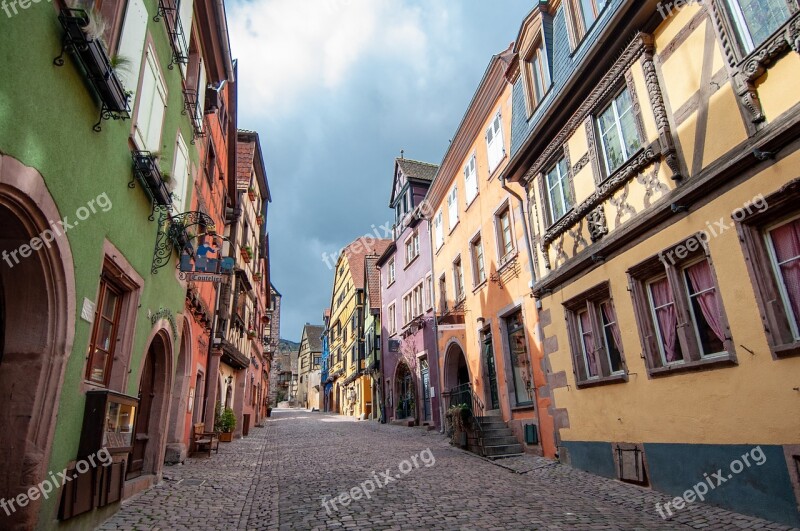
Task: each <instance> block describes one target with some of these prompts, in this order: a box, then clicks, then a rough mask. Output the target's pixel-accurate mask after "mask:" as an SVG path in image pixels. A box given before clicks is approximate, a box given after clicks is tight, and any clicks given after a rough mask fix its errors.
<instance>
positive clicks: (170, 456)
mask: <svg viewBox="0 0 800 531" xmlns="http://www.w3.org/2000/svg"><path fill="white" fill-rule="evenodd" d="M191 344H192V341H191V331H190V327H189V324H188V322H187V321H184V325H183V334H182V336H181V347H180V350H179V352H178V367H177V369H176V370H175V379H174V381H173V384H172V392H171V393H170V396H171V400H170V409H169V411H170V413H169V419H170V420H169V423H170V425H169V438H168V439H167V453H166V461H167V462H168V463H177V462H182V461H183V458H184V457H186V448H187V444H188V442H189V434H188V433H187V432H186V417H187V415H188V405H189V404H188V399H189V396H188V395H189V386H190V382H191V374H189V370H190V365H191V358H192V350H191ZM195 392H196V390H195ZM192 407H194V404H192Z"/></svg>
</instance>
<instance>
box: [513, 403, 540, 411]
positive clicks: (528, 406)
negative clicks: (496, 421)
mask: <svg viewBox="0 0 800 531" xmlns="http://www.w3.org/2000/svg"><path fill="white" fill-rule="evenodd" d="M534 409H536V406H534V405H533V402H528V403H527V404H517V405H516V406H513V407H512V408H511V411H533V410H534Z"/></svg>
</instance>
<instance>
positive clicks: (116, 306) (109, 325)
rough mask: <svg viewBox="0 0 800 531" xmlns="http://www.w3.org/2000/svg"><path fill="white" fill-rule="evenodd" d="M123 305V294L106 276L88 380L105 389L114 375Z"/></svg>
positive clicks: (90, 343) (101, 282)
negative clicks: (112, 373)
mask: <svg viewBox="0 0 800 531" xmlns="http://www.w3.org/2000/svg"><path fill="white" fill-rule="evenodd" d="M121 302H122V291H121V290H120V289H119V288H117V287H116V286H114V285H113V284H111V283H110V282H109V280H108V279H107V278H106V277H105V276H103V277H102V278H101V279H100V292H99V294H98V296H97V304H96V307H95V313H94V323H93V325H92V335H91V340H90V342H89V363H88V364H87V365H86V379H87V380H88V381H90V382H93V383H96V384H100V385H103V386H106V385H108V379H109V376H110V375H111V364H112V363H113V360H114V351H115V347H116V345H117V336H118V335H119V325H120V308H121V306H122V304H121Z"/></svg>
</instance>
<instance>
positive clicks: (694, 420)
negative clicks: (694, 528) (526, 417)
mask: <svg viewBox="0 0 800 531" xmlns="http://www.w3.org/2000/svg"><path fill="white" fill-rule="evenodd" d="M798 11H799V9H798V4H797V2H796V0H770V1H759V2H753V1H748V0H725V1H720V0H711V1H704V2H662V3H660V4H659V3H657V2H654V1H644V2H642V1H635V2H634V1H627V0H609V1H605V2H604V1H602V0H588V1H585V2H571V1H569V2H568V1H562V2H560V1H550V2H541V3H539V5H538V6H537V7H536V8H535V9H534V10H533V11H532V13H531V14H530V16H529V17H528V18H527V19H526V20H525V22H524V24H523V26H522V29H521V31H520V35H519V37H518V39H517V44H516V46H515V50H514V51H515V52H516V57H515V63H514V65H513V66H512V68H510V69H509V72H508V77H509V81H511V82H512V83H513V84H514V96H513V119H512V122H513V123H512V132H511V134H512V140H511V160H510V162H509V165H508V167H507V169H506V173H505V178H506V179H508V180H510V181H512V182H517V183H519V184H520V185H522V186H523V187H524V189H525V192H526V194H527V199H528V204H527V207H528V212H527V213H528V216H529V219H530V228H531V235H530V237H531V242H532V247H533V249H534V261H535V269H536V274H535V282H534V295H535V297H536V299H537V301H538V302H537V305H538V307H539V318H540V323H541V326H542V333H543V344H544V353H545V358H546V360H545V363H546V366H547V370H548V373H549V374H548V378H549V384H550V387H551V389H552V390H553V398H554V410H553V414H554V417H555V422H556V433H557V439H558V441H557V443H558V445H559V453H560V458H561V459H562V460H564V461H567V462H569V463H571V464H572V465H574V466H577V467H580V468H584V469H587V470H590V471H592V472H595V473H598V474H602V475H606V476H610V477H616V478H619V479H621V480H624V481H631V482H635V483H639V484H642V485H649V486H651V487H653V488H655V489H659V490H662V491H665V492H668V493H671V494H675V495H682V494H683V493H684V491H686V489H687V488H690V487H691V485H694V484H695V483H697V481H698V480H700V479H702V478H703V477H704V474H706V473H712V472H713V471H716V470H717V469H727V468H728V467H729V465H731V463H733V462H734V461H736V460H737V459H739V458H741V456H742V455H743V454H745V453H747V452H748V451H750V450H752V449H753V448H755V447H758V448H759V451H761V452H763V456H764V460H763V462H761V464H760V465H752V466H749V467H745V468H744V470H741V471H738V472H736V471H735V470H734V472H736V473H737V477H736V479H731V480H730V481H731V482H732V483H731V485H734V483H735V486H730V487H726V488H725V489H722V488H720V489H715V490H711V491H710V492H709V493H708V495H707V497H706V501H707V502H710V503H712V504H718V505H723V506H727V507H730V508H733V509H735V510H738V511H741V512H745V513H750V514H754V515H758V516H764V517H767V518H771V519H773V520H778V521H782V522H786V523H789V524H793V525H797V524H798V523H800V514H798V510H797V506H798V496H799V495H800V491H798V490H797V486H798V477H797V476H798V462H800V446H798V443H800V438H799V437H798V434H800V417H798V416H797V415H796V414H792V413H789V412H790V411H794V410H796V408H797V399H798V391H797V378H796V375H797V374H798V370H800V358H798V357H797V353H798V351H799V350H800V342H799V341H800V334H799V333H798V323H800V313H798V311H800V302H798V301H800V282H799V281H798V277H797V276H796V275H797V273H796V270H797V267H798V266H797V265H796V263H797V262H796V261H797V259H798V257H799V256H800V244H798V241H800V221H798V217H799V216H800V210H798V208H799V207H798V201H797V199H798V198H799V197H800V195H799V194H798V189H800V181H798V180H797V172H796V169H795V168H796V166H797V164H798V162H800V153H798V147H799V146H800V139H799V138H798V132H799V131H800V113H799V112H798V110H800V105H798V101H799V100H798V96H797V91H796V90H794V89H793V88H792V87H793V86H794V84H795V83H796V79H797V72H798V71H800V70H798V67H800V57H799V56H798V50H799V48H800V14H799V13H798ZM676 463H680V464H681V466H676ZM731 469H732V470H733V468H731Z"/></svg>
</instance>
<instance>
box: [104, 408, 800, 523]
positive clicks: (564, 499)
mask: <svg viewBox="0 0 800 531" xmlns="http://www.w3.org/2000/svg"><path fill="white" fill-rule="evenodd" d="M427 449H430V454H429V453H427V452H426V450H427ZM431 454H432V456H433V457H432V458H431V457H430V455H431ZM414 458H416V466H415V465H414ZM433 459H435V463H433V464H432V465H431V463H432V461H433ZM426 464H427V465H431V466H426ZM387 472H388V474H387ZM387 475H388V476H391V477H392V481H390V482H388V483H387V484H386V485H385V486H384V482H386V481H388V479H387V477H386V476H387ZM376 479H377V482H379V484H380V485H381V487H380V488H377V487H376V488H375V492H372V493H370V494H369V498H368V499H367V498H365V497H363V495H362V496H360V498H361V499H359V500H352V501H350V502H348V504H347V506H344V505H342V504H341V503H339V502H336V505H335V507H334V506H333V504H332V503H331V502H328V504H327V509H326V507H325V506H324V505H323V500H328V499H330V498H336V497H338V496H339V495H340V494H342V493H345V492H351V489H353V488H354V487H358V486H359V485H361V484H362V483H363V484H364V488H365V489H367V490H369V489H370V485H369V484H368V483H365V482H367V481H368V480H370V481H371V483H372V485H375V484H376ZM353 494H354V498H355V497H359V496H358V493H355V492H353ZM669 499H670V498H669V497H668V496H666V495H663V494H659V493H657V492H653V491H650V490H647V489H642V488H639V487H635V486H631V485H626V484H623V483H620V482H616V481H611V480H608V479H604V478H600V477H598V476H594V475H591V474H587V473H585V472H582V471H579V470H575V469H572V468H570V467H568V466H564V465H560V464H558V463H555V462H551V461H547V460H544V459H541V458H536V457H528V456H525V457H521V458H511V459H504V460H500V461H497V462H496V463H491V462H489V461H487V460H485V459H482V458H480V457H477V456H474V455H472V454H468V453H466V452H464V451H461V450H458V449H456V448H453V447H451V446H450V445H449V444H448V442H447V440H446V439H445V438H444V437H443V436H442V435H440V434H438V433H436V432H428V431H423V430H422V429H419V428H403V427H399V426H387V425H380V424H376V423H372V422H356V421H353V420H351V419H348V418H345V417H339V416H333V415H326V414H320V413H309V412H306V411H303V410H276V411H273V418H272V419H269V420H268V422H267V424H266V426H265V427H264V428H255V429H254V430H252V431H251V434H250V436H249V437H247V438H246V439H242V440H237V441H234V442H233V443H227V444H226V443H222V444H221V445H220V452H219V454H214V455H213V456H212V458H211V459H207V458H197V459H188V460H187V462H186V463H185V464H184V465H178V466H171V467H165V469H164V481H163V482H162V483H161V484H159V485H157V486H155V487H153V488H152V489H150V490H148V491H146V492H144V493H142V494H140V495H138V496H136V497H134V498H132V499H131V500H128V501H127V502H125V503H124V504H123V505H122V508H121V510H120V511H119V512H118V513H117V514H116V515H115V516H114V517H113V518H112V519H110V520H109V521H107V522H106V523H105V524H104V525H103V526H102V527H101V528H100V529H104V530H111V529H137V530H139V529H142V530H144V529H160V530H164V529H169V530H183V529H193V530H206V529H208V530H222V529H241V530H250V529H270V530H271V529H275V530H289V529H341V530H347V529H385V530H400V529H447V530H450V529H481V530H501V529H537V530H538V529H684V530H685V529H707V530H718V529H725V530H728V529H788V528H786V527H784V526H780V525H778V524H773V523H770V522H766V521H764V520H758V519H755V518H751V517H748V516H743V515H740V514H736V513H732V512H729V511H724V510H722V509H718V508H715V507H711V506H708V505H703V504H699V503H694V504H691V505H690V506H689V507H687V508H686V509H684V510H682V511H680V512H678V513H677V514H676V515H675V516H674V517H673V518H672V519H671V520H663V519H662V518H661V517H660V516H659V515H658V513H656V511H655V504H656V503H658V502H661V503H662V504H663V503H666V502H667V501H669Z"/></svg>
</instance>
